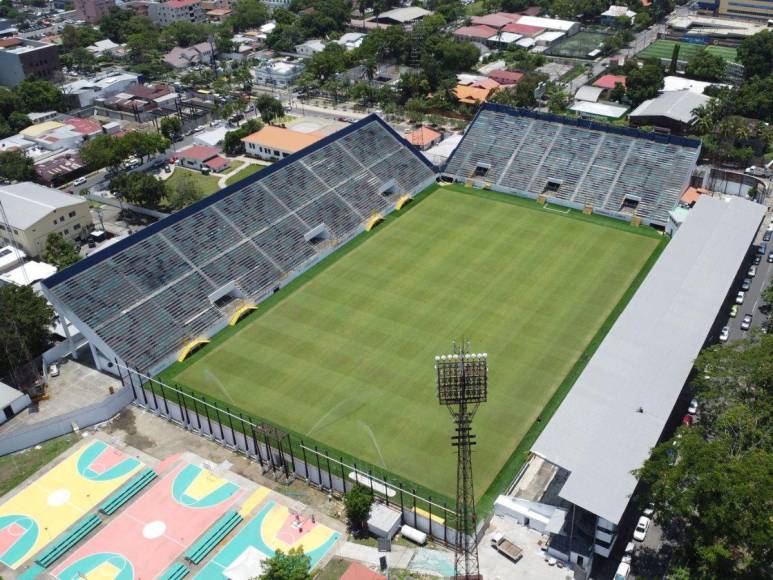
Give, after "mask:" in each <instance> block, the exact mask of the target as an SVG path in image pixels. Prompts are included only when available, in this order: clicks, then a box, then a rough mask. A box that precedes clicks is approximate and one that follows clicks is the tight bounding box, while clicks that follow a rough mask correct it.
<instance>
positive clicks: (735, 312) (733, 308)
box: [730, 304, 738, 318]
mask: <svg viewBox="0 0 773 580" xmlns="http://www.w3.org/2000/svg"><path fill="white" fill-rule="evenodd" d="M736 316H738V304H733V305H732V306H731V307H730V318H735V317H736Z"/></svg>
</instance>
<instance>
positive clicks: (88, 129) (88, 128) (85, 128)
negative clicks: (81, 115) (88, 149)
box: [65, 119, 102, 135]
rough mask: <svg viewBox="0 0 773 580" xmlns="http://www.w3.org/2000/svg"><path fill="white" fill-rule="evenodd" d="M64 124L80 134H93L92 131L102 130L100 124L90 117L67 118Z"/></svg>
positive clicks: (98, 131) (99, 131)
mask: <svg viewBox="0 0 773 580" xmlns="http://www.w3.org/2000/svg"><path fill="white" fill-rule="evenodd" d="M65 124H66V125H69V126H70V127H72V130H73V131H75V132H76V133H80V134H81V135H93V134H94V133H101V132H102V125H100V124H99V123H98V122H97V121H94V120H92V119H69V120H68V121H67V122H66V123H65Z"/></svg>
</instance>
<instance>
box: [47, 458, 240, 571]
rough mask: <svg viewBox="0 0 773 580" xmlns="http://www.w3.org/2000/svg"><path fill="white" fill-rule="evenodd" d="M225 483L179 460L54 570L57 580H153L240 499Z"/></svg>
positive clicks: (233, 486)
mask: <svg viewBox="0 0 773 580" xmlns="http://www.w3.org/2000/svg"><path fill="white" fill-rule="evenodd" d="M243 495H244V492H243V490H242V489H241V488H240V487H239V486H238V485H236V484H235V483H232V482H230V481H227V480H225V479H222V478H220V477H218V476H216V475H214V474H213V473H211V472H209V471H207V470H206V469H203V468H202V467H198V466H196V465H193V464H191V463H188V462H187V461H183V460H179V461H177V462H176V464H175V465H174V466H173V467H171V468H170V469H169V470H168V471H167V472H166V473H165V474H164V475H163V477H162V479H161V480H160V481H158V482H157V483H155V484H154V485H153V486H152V487H150V488H149V489H148V490H147V491H146V492H145V493H143V494H142V495H141V496H140V497H139V499H137V500H135V501H134V502H133V503H131V504H130V505H129V507H128V508H127V509H126V510H125V511H123V512H121V513H120V514H119V515H118V516H117V517H116V518H115V519H114V520H112V521H111V522H110V523H109V524H108V525H107V526H106V527H105V528H104V529H102V530H101V531H100V532H99V533H97V534H96V535H95V536H94V537H92V538H91V539H90V540H89V541H87V542H86V543H85V544H83V545H82V546H81V547H80V548H79V549H77V550H75V552H74V553H72V554H71V555H70V556H69V557H68V558H66V559H65V560H64V561H63V562H62V563H61V564H59V565H58V566H57V567H56V568H54V571H53V576H54V577H56V578H60V579H62V580H78V579H82V578H84V577H85V578H100V579H101V578H106V579H107V578H112V579H116V580H130V579H132V578H148V579H150V578H156V577H158V576H160V575H161V574H162V573H163V572H164V571H165V570H166V569H167V568H168V567H169V566H170V564H172V563H173V562H174V561H175V560H176V559H177V558H178V557H179V556H181V555H182V554H183V552H184V551H185V550H186V548H188V547H189V546H190V545H191V544H192V543H193V542H194V541H195V540H196V539H197V538H199V537H200V536H202V535H203V534H204V533H205V532H206V531H207V530H208V529H209V528H210V527H211V526H213V525H214V524H215V522H216V521H218V520H219V519H220V518H221V517H222V516H223V515H224V514H225V513H226V511H228V510H229V509H231V508H233V506H234V505H235V504H236V503H237V502H238V501H239V500H240V498H242V497H243Z"/></svg>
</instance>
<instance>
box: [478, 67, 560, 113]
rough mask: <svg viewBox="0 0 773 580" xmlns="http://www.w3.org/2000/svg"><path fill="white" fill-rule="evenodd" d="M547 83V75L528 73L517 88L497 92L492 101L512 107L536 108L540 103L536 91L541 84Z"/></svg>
mask: <svg viewBox="0 0 773 580" xmlns="http://www.w3.org/2000/svg"><path fill="white" fill-rule="evenodd" d="M547 81H548V76H547V75H545V74H542V73H533V72H531V73H526V74H525V75H524V76H523V78H522V79H521V80H520V81H519V82H518V84H517V85H515V87H511V88H506V89H502V90H499V91H497V92H496V93H494V95H493V96H492V97H491V99H490V100H491V101H492V102H494V103H502V104H503V105H510V106H512V107H536V106H537V104H538V103H537V99H536V98H535V97H534V91H535V90H536V89H537V86H538V85H539V84H540V83H542V82H544V83H547Z"/></svg>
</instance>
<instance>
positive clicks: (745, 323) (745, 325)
mask: <svg viewBox="0 0 773 580" xmlns="http://www.w3.org/2000/svg"><path fill="white" fill-rule="evenodd" d="M751 327H752V315H751V314H744V316H743V320H741V330H749V329H750V328H751Z"/></svg>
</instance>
